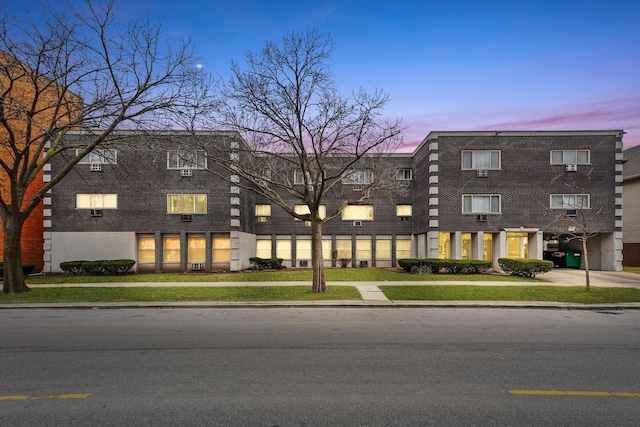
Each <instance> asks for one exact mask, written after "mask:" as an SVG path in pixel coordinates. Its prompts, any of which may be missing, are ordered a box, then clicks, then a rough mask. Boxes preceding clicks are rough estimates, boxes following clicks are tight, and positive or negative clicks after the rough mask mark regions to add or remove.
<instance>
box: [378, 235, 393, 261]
mask: <svg viewBox="0 0 640 427" xmlns="http://www.w3.org/2000/svg"><path fill="white" fill-rule="evenodd" d="M376 259H377V260H381V261H382V260H390V259H391V240H389V239H376Z"/></svg>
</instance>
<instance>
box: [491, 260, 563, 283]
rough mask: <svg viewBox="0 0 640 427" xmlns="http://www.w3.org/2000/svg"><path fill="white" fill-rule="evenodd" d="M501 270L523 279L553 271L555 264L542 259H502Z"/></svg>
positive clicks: (499, 261)
mask: <svg viewBox="0 0 640 427" xmlns="http://www.w3.org/2000/svg"><path fill="white" fill-rule="evenodd" d="M498 264H499V265H500V268H502V270H504V271H505V272H507V273H509V274H511V275H514V276H522V277H532V278H533V277H536V274H539V273H546V272H548V271H551V270H553V262H552V261H545V260H541V259H527V258H500V259H498Z"/></svg>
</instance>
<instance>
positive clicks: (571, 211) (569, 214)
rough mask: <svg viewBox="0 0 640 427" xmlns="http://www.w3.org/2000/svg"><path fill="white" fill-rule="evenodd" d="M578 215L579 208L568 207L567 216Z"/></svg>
mask: <svg viewBox="0 0 640 427" xmlns="http://www.w3.org/2000/svg"><path fill="white" fill-rule="evenodd" d="M576 215H578V211H577V209H567V216H576Z"/></svg>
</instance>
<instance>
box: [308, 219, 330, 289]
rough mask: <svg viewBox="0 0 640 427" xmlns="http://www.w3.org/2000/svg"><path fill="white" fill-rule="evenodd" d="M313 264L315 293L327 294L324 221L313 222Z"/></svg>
mask: <svg viewBox="0 0 640 427" xmlns="http://www.w3.org/2000/svg"><path fill="white" fill-rule="evenodd" d="M311 264H312V265H313V285H312V291H313V292H318V293H320V292H327V282H326V281H325V277H324V260H323V259H322V221H321V220H320V219H314V220H312V221H311Z"/></svg>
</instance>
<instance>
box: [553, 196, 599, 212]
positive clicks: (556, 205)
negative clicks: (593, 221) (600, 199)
mask: <svg viewBox="0 0 640 427" xmlns="http://www.w3.org/2000/svg"><path fill="white" fill-rule="evenodd" d="M590 208H591V197H589V195H588V194H552V195H551V209H590Z"/></svg>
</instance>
